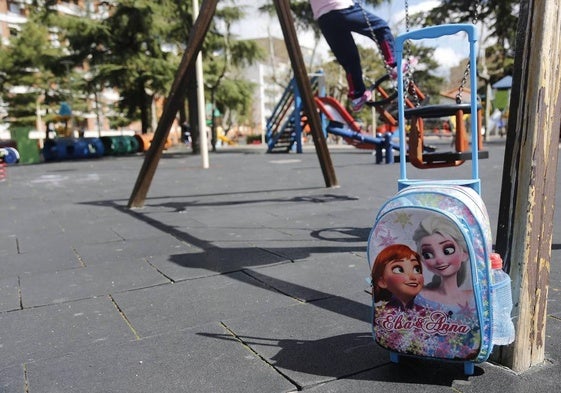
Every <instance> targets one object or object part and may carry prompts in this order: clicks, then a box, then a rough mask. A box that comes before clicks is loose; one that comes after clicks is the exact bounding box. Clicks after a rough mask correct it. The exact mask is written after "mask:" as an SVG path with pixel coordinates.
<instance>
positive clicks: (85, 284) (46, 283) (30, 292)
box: [21, 260, 170, 307]
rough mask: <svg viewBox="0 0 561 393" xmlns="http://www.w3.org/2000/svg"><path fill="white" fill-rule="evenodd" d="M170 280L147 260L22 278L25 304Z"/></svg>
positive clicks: (129, 288) (36, 303) (25, 305)
mask: <svg viewBox="0 0 561 393" xmlns="http://www.w3.org/2000/svg"><path fill="white" fill-rule="evenodd" d="M169 282H170V281H169V280H168V279H167V278H166V277H164V276H163V275H161V274H160V273H158V271H157V270H156V269H154V268H153V267H152V266H151V265H150V264H148V263H146V262H145V261H142V260H139V261H126V260H121V261H109V262H104V263H100V264H96V265H92V266H85V267H81V268H76V269H67V270H62V271H56V272H52V273H42V274H33V275H26V276H23V277H22V278H21V297H22V302H23V306H24V307H37V306H42V305H47V304H54V303H63V302H68V301H71V300H78V299H87V298H91V297H96V296H106V295H110V294H114V293H117V292H123V291H129V290H133V289H138V288H146V287H151V286H154V285H159V284H166V283H169Z"/></svg>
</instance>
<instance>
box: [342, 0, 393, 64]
mask: <svg viewBox="0 0 561 393" xmlns="http://www.w3.org/2000/svg"><path fill="white" fill-rule="evenodd" d="M341 13H342V15H343V16H344V18H345V21H346V25H347V26H348V27H349V29H350V30H351V31H354V32H355V33H358V34H361V35H363V36H365V37H368V38H372V32H374V36H375V37H376V41H378V43H379V45H380V49H381V51H382V55H383V56H384V60H385V61H386V63H387V64H390V65H395V58H394V37H393V34H392V32H391V30H390V28H389V27H388V24H387V23H386V21H385V20H383V19H382V18H379V17H378V16H376V15H374V14H372V13H370V12H368V11H364V12H363V10H362V8H361V7H360V6H359V5H357V4H355V5H354V6H353V7H351V8H347V9H345V10H342V11H341ZM366 18H368V22H367V20H366ZM369 24H370V25H369ZM371 28H372V30H371Z"/></svg>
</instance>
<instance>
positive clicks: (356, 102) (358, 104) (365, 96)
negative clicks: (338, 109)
mask: <svg viewBox="0 0 561 393" xmlns="http://www.w3.org/2000/svg"><path fill="white" fill-rule="evenodd" d="M371 98H372V93H371V92H370V90H365V91H364V93H362V95H361V96H360V97H358V98H353V99H352V100H351V109H352V110H353V112H359V111H360V110H361V109H362V107H363V106H364V104H366V102H367V101H370V99H371Z"/></svg>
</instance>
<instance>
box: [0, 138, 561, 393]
mask: <svg viewBox="0 0 561 393" xmlns="http://www.w3.org/2000/svg"><path fill="white" fill-rule="evenodd" d="M434 142H435V144H437V145H438V146H439V148H441V149H447V147H446V146H447V144H448V142H441V141H438V140H435V141H434ZM486 149H487V150H488V151H489V152H490V158H489V159H486V160H482V161H481V168H480V172H481V173H480V175H481V179H482V190H483V198H484V200H485V202H486V204H487V209H488V210H489V214H490V217H491V221H492V223H491V224H492V228H493V231H495V229H496V226H497V216H498V204H499V194H500V178H501V176H502V164H503V156H504V140H500V139H498V138H495V140H492V141H490V142H489V143H488V144H487V145H486ZM330 150H331V158H332V161H333V164H334V167H335V172H336V175H337V178H338V181H339V183H340V187H338V188H326V187H325V183H324V180H323V177H322V174H321V169H320V165H319V162H318V158H317V156H316V154H315V152H314V151H313V149H309V148H308V149H306V150H305V153H304V154H294V153H291V154H266V153H265V152H264V149H263V148H262V147H257V148H255V147H253V148H249V147H248V148H245V147H243V148H241V147H224V148H220V149H219V151H218V152H216V153H211V154H210V163H211V167H210V168H209V169H202V168H201V158H200V157H199V156H193V155H191V154H190V153H189V152H188V151H187V150H186V149H184V148H174V149H173V150H170V151H167V152H165V153H164V156H163V158H162V160H161V161H160V163H159V165H158V169H157V171H156V175H155V177H154V179H153V182H152V185H151V187H150V191H149V194H148V197H147V199H146V203H145V206H144V207H143V208H140V209H132V210H130V209H127V208H126V204H127V201H128V199H129V197H130V196H131V192H132V189H133V185H134V183H135V181H136V178H137V176H138V173H139V170H140V167H141V165H142V162H143V159H144V158H143V156H141V155H135V156H123V157H104V158H101V159H94V160H84V161H68V162H59V163H47V164H37V165H27V166H24V165H16V166H11V167H9V168H8V170H7V179H6V181H4V182H2V183H0V196H1V199H0V217H1V218H2V225H1V227H0V354H1V356H0V391H1V392H5V393H12V392H18V393H49V392H72V393H76V392H89V393H91V392H134V393H139V392H293V391H299V390H302V391H309V392H345V393H347V392H378V391H379V392H387V391H392V392H394V393H399V392H411V391H419V392H456V393H457V392H466V393H467V392H509V393H512V392H528V391H532V392H535V393H538V392H550V393H551V392H556V391H561V388H560V383H559V376H560V375H561V365H560V359H561V339H560V337H561V285H560V282H561V280H560V279H561V268H560V263H561V224H559V220H555V228H554V233H553V247H552V263H551V285H550V289H549V303H548V318H547V330H546V333H547V339H546V344H545V351H546V361H545V362H544V363H543V364H541V365H537V366H535V367H533V368H531V369H530V370H529V371H527V372H524V373H522V374H515V373H513V372H512V371H511V370H509V369H506V368H504V367H502V366H500V365H497V364H493V363H492V362H491V361H489V362H485V363H481V364H478V365H476V368H475V374H474V375H473V376H469V377H468V376H465V375H464V374H463V367H462V366H461V365H459V364H455V363H444V362H436V361H427V360H420V359H407V358H405V359H404V360H403V361H402V362H401V363H399V364H393V363H391V362H390V361H389V355H388V353H387V351H385V350H384V349H382V348H380V347H378V346H377V344H375V343H374V341H373V339H372V336H371V324H370V323H369V319H370V312H371V311H370V296H369V295H368V294H367V293H365V289H367V284H366V281H365V278H366V277H367V276H368V274H369V269H368V263H367V261H366V241H367V237H368V234H369V231H370V228H371V227H372V225H373V222H374V217H375V215H376V213H377V210H378V208H379V207H380V206H381V204H382V203H383V202H384V201H385V200H386V199H387V198H389V197H390V196H391V195H392V194H393V193H394V192H395V191H396V181H397V177H398V172H399V171H398V166H397V165H376V164H375V163H374V162H375V158H374V156H373V155H372V154H371V152H370V151H365V150H357V149H354V148H352V147H338V146H331V147H330ZM469 170H470V166H469V164H467V165H463V166H461V167H459V168H455V169H438V170H431V171H419V170H410V171H409V175H410V177H423V178H427V177H428V178H454V177H469ZM560 187H561V186H560V185H558V186H557V188H558V190H559V188H560ZM557 206H558V207H559V206H561V192H558V193H557ZM556 214H558V213H556Z"/></svg>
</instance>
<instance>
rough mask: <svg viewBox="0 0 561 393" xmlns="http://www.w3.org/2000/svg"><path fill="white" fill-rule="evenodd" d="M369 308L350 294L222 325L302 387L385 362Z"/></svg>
mask: <svg viewBox="0 0 561 393" xmlns="http://www.w3.org/2000/svg"><path fill="white" fill-rule="evenodd" d="M357 296H362V294H357ZM369 309H370V307H369V306H368V305H367V304H365V303H362V302H359V301H356V300H354V299H345V298H338V297H335V298H330V299H326V300H322V301H318V302H313V303H306V304H297V305H293V306H291V307H282V308H276V309H273V310H270V311H266V312H264V313H262V314H260V315H257V316H255V317H254V318H251V319H248V318H235V319H228V320H225V321H224V324H225V325H226V326H227V327H228V329H230V330H231V331H232V332H233V333H234V334H236V336H238V337H239V338H240V339H241V340H242V341H243V342H244V343H245V344H246V345H248V346H250V347H251V348H252V349H253V350H254V351H256V352H257V353H258V354H259V355H260V356H262V357H263V358H265V359H267V361H269V362H270V363H271V364H273V365H274V367H276V368H278V369H279V370H280V371H281V372H282V373H283V374H286V375H288V377H289V378H291V379H292V380H294V381H296V383H297V384H298V385H299V386H300V387H306V388H307V387H309V386H312V385H315V384H318V383H321V382H326V381H329V380H333V379H336V378H341V377H344V376H347V375H352V374H355V373H358V372H361V371H364V370H369V369H371V368H374V367H379V366H381V365H383V364H385V363H388V362H389V355H388V353H387V351H384V350H383V349H382V348H380V347H379V346H377V345H376V344H375V343H374V341H373V339H372V334H371V324H370V323H368V319H369V317H368V315H369ZM339 310H344V311H343V313H341V311H339Z"/></svg>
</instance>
